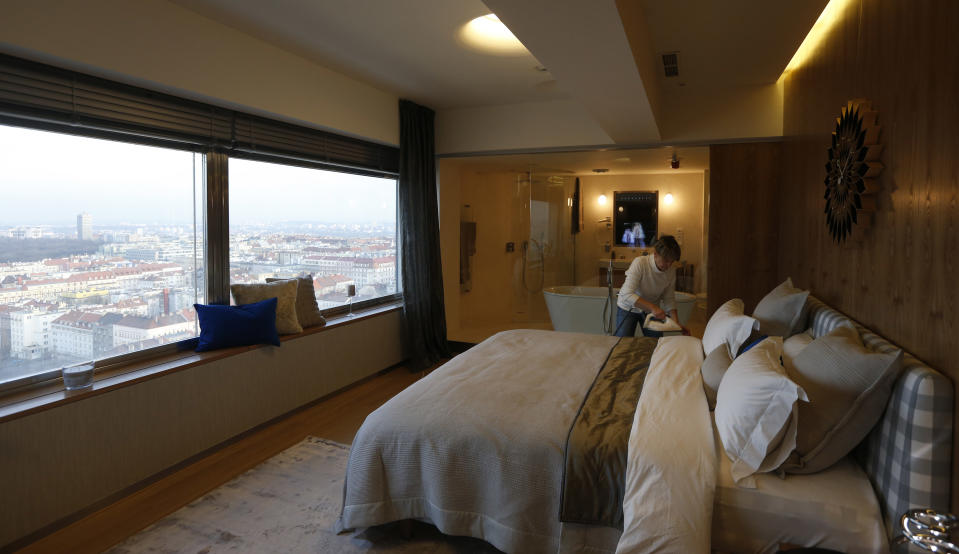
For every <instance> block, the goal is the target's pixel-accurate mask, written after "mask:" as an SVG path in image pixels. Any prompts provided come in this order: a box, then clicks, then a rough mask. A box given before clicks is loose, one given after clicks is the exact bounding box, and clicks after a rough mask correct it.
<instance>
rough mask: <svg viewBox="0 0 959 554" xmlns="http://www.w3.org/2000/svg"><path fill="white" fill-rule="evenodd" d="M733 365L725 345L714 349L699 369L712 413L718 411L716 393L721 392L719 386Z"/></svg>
mask: <svg viewBox="0 0 959 554" xmlns="http://www.w3.org/2000/svg"><path fill="white" fill-rule="evenodd" d="M731 363H733V360H732V358H730V357H729V349H728V348H726V345H725V344H723V345H720V346H717V347H716V348H713V351H712V352H710V353H709V355H708V356H706V359H705V360H703V365H702V366H700V368H699V370H700V371H701V372H702V374H703V391H705V393H706V402H708V403H709V410H710V411H712V410H715V409H716V393H717V392H719V384H720V383H721V382H722V380H723V375H725V374H726V370H727V369H729V364H731Z"/></svg>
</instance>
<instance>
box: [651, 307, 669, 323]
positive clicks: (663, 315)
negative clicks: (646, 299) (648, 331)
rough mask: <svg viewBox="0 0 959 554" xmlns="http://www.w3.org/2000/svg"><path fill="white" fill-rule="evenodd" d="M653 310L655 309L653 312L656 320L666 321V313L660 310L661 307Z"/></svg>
mask: <svg viewBox="0 0 959 554" xmlns="http://www.w3.org/2000/svg"><path fill="white" fill-rule="evenodd" d="M653 308H655V309H654V310H653V311H652V312H651V313H652V314H653V317H655V318H656V319H661V320H663V321H666V312H664V311H663V309H662V308H660V307H659V306H653Z"/></svg>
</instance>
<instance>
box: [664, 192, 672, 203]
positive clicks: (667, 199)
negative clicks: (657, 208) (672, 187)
mask: <svg viewBox="0 0 959 554" xmlns="http://www.w3.org/2000/svg"><path fill="white" fill-rule="evenodd" d="M673 200H674V199H673V193H671V192H667V193H666V196H664V197H663V202H665V203H666V204H672V203H673Z"/></svg>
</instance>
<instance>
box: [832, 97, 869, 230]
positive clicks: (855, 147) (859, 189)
mask: <svg viewBox="0 0 959 554" xmlns="http://www.w3.org/2000/svg"><path fill="white" fill-rule="evenodd" d="M878 117H879V113H878V112H876V111H875V110H873V109H872V104H870V103H869V102H867V101H865V100H850V101H849V102H848V103H847V104H846V106H845V107H843V108H842V110H841V111H840V115H839V117H838V118H836V130H835V131H834V132H833V134H832V146H831V147H830V148H829V160H828V161H827V162H826V178H825V180H824V182H825V183H826V194H825V199H826V224H827V225H828V226H829V234H830V235H832V238H833V240H835V241H836V242H837V243H839V244H842V243H843V241H845V240H846V239H847V238H849V237H850V236H851V235H852V230H853V225H859V226H860V228H861V229H864V228H867V227H868V226H869V225H870V224H871V223H872V213H873V212H875V211H876V196H875V195H876V193H877V192H879V182H878V179H877V177H879V173H880V172H882V167H883V166H882V164H881V163H879V154H880V153H882V145H880V144H879V131H880V130H881V127H880V126H879V125H877V124H876V120H877V119H878Z"/></svg>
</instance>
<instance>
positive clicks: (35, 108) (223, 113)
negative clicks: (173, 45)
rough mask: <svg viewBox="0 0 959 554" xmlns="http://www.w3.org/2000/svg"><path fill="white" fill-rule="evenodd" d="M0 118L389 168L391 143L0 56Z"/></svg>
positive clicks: (363, 168)
mask: <svg viewBox="0 0 959 554" xmlns="http://www.w3.org/2000/svg"><path fill="white" fill-rule="evenodd" d="M0 119H2V120H3V121H5V122H7V123H11V124H15V125H17V124H18V125H23V126H27V127H36V128H43V129H48V130H55V131H61V132H66V133H72V134H85V135H90V136H98V137H106V138H117V139H120V140H134V141H136V142H149V143H161V144H163V145H166V146H171V147H179V148H189V149H216V150H219V151H227V152H237V153H240V154H248V155H251V156H254V157H257V158H261V159H270V158H273V159H290V160H298V161H301V162H306V163H309V164H311V165H317V166H321V167H328V168H330V169H338V170H345V171H356V172H360V173H372V174H388V175H395V174H397V173H398V172H399V149H398V148H396V147H394V146H388V145H382V144H377V143H373V142H369V141H364V140H361V139H356V138H353V137H347V136H343V135H339V134H336V133H331V132H328V131H321V130H317V129H312V128H309V127H305V126H300V125H294V124H290V123H286V122H281V121H276V120H271V119H268V118H264V117H259V116H254V115H250V114H246V113H243V112H239V111H236V110H230V109H226V108H221V107H218V106H213V105H211V104H206V103H203V102H197V101H193V100H187V99H184V98H180V97H177V96H173V95H169V94H164V93H160V92H155V91H151V90H149V89H145V88H141V87H135V86H131V85H126V84H123V83H118V82H115V81H111V80H108V79H102V78H99V77H93V76H90V75H85V74H82V73H78V72H76V71H71V70H67V69H62V68H57V67H54V66H50V65H47V64H41V63H37V62H32V61H28V60H23V59H20V58H16V57H13V56H8V55H0Z"/></svg>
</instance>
